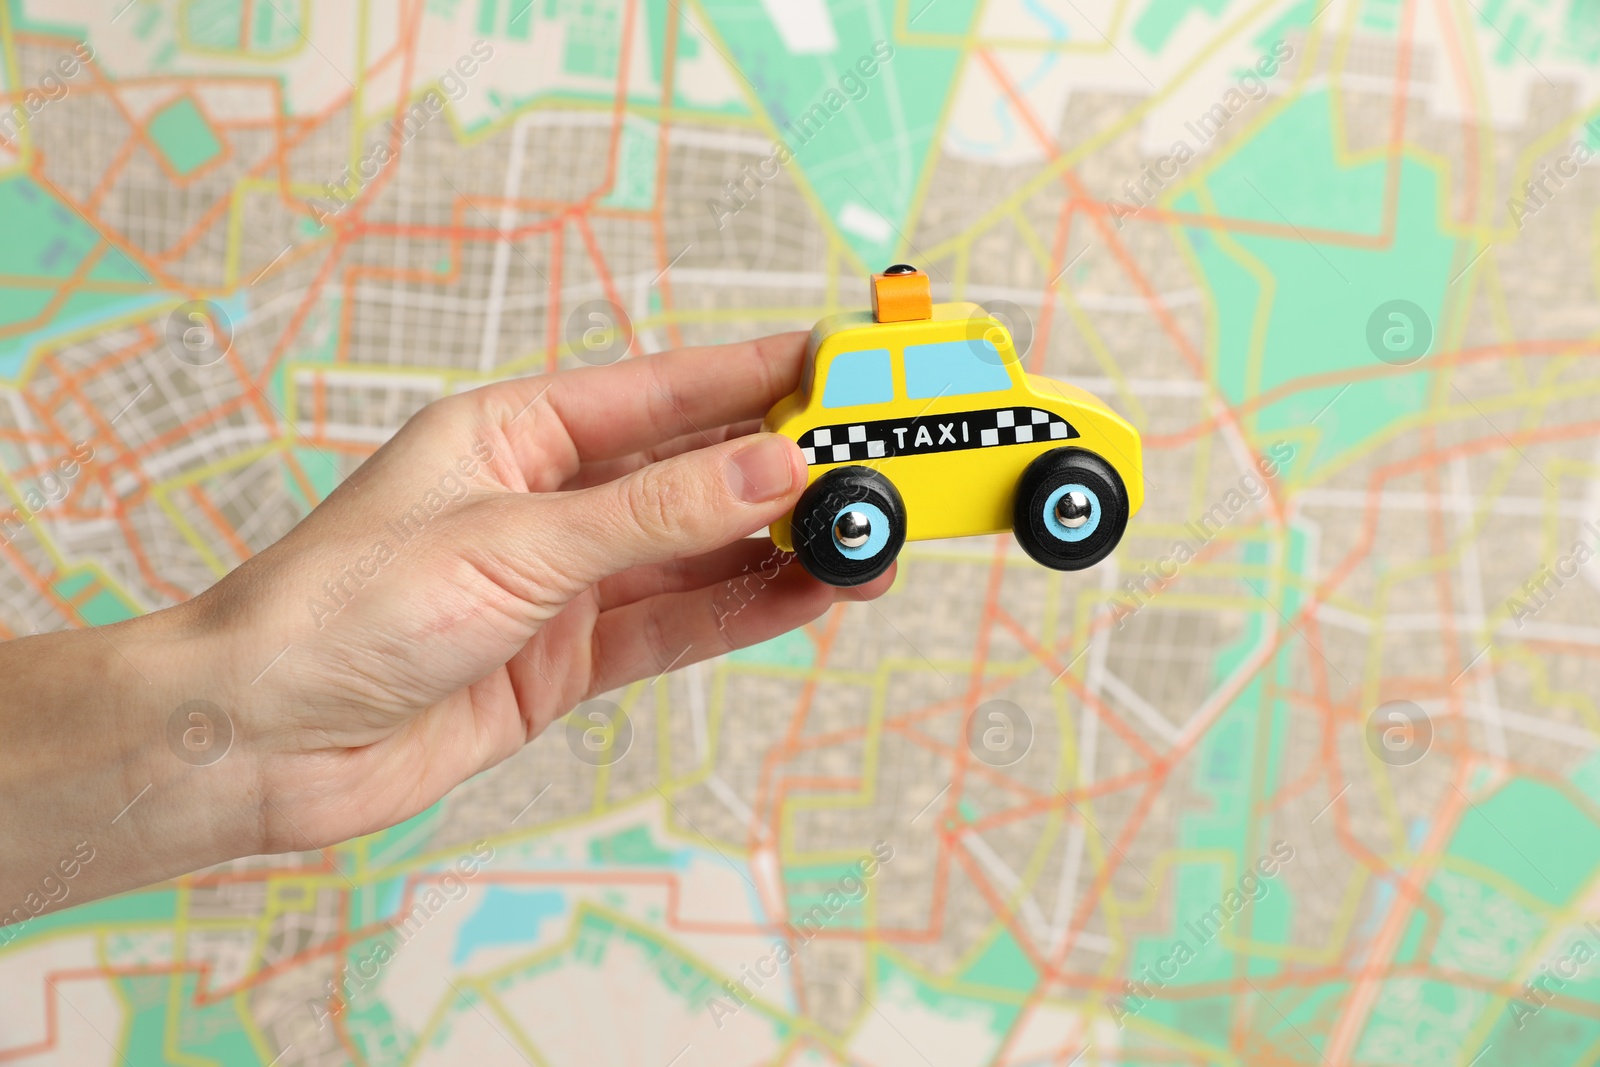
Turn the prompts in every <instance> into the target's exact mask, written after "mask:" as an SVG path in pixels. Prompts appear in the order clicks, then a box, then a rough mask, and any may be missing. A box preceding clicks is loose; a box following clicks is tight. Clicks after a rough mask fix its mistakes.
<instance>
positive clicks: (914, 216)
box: [873, 0, 1124, 293]
mask: <svg viewBox="0 0 1600 1067" xmlns="http://www.w3.org/2000/svg"><path fill="white" fill-rule="evenodd" d="M903 2H904V0H902V3H903ZM1118 2H1119V3H1122V2H1124V0H1118ZM986 6H987V0H977V4H976V5H975V8H974V12H973V16H972V25H974V26H976V25H977V24H978V23H979V22H981V21H982V20H983V12H984V8H985V7H986ZM973 40H975V37H974V36H973V34H972V32H971V31H970V30H969V31H968V32H967V34H966V35H965V36H964V37H963V38H962V39H961V43H960V45H959V47H960V49H961V58H960V59H959V60H957V63H956V67H955V74H954V77H955V78H957V79H959V78H960V77H961V73H962V71H963V70H964V69H965V68H966V62H967V59H968V57H969V56H970V55H971V53H972V41H973ZM957 84H959V83H957ZM955 106H956V94H955V92H954V91H953V90H952V91H950V92H947V93H945V97H944V103H943V104H942V105H941V106H940V108H939V117H938V119H936V120H935V121H934V125H933V133H932V135H931V136H929V138H928V149H927V152H926V153H925V154H924V155H923V158H922V161H921V166H919V167H918V168H917V185H916V188H915V189H913V190H912V191H911V199H910V200H908V201H907V202H906V213H905V219H904V222H903V225H904V226H905V236H904V237H902V238H901V241H902V243H903V244H905V245H907V246H908V247H909V245H910V243H911V237H910V235H911V234H913V233H915V232H916V229H917V223H918V222H920V221H921V219H922V210H923V207H924V205H925V204H926V202H927V197H928V190H929V188H930V187H931V186H932V184H933V174H934V170H935V167H934V166H933V163H934V161H935V160H937V159H938V158H939V157H940V154H941V153H942V151H943V149H944V134H945V130H946V129H947V128H948V127H949V125H950V116H951V114H952V113H954V111H955ZM957 247H958V249H959V250H960V251H961V252H963V253H965V252H966V251H967V250H969V249H970V248H971V247H972V242H971V241H970V240H969V241H965V242H962V243H961V244H960V245H958V246H957ZM928 256H929V259H930V260H934V259H939V258H941V257H940V256H938V255H936V254H934V253H929V254H928ZM885 265H887V264H885ZM924 266H925V267H927V266H931V264H924ZM873 269H877V268H876V267H874V268H873ZM961 291H962V290H961V289H959V288H958V289H957V290H956V292H957V293H960V292H961Z"/></svg>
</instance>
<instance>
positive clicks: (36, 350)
mask: <svg viewBox="0 0 1600 1067" xmlns="http://www.w3.org/2000/svg"><path fill="white" fill-rule="evenodd" d="M145 291H147V292H155V291H157V290H156V287H155V286H146V287H145ZM182 302H183V301H181V300H172V301H166V300H163V301H161V302H159V303H155V304H151V305H148V306H146V307H143V308H140V309H138V310H136V311H130V312H127V313H126V314H122V315H117V316H114V317H112V318H109V319H101V320H99V321H98V322H96V323H94V324H93V325H91V326H84V327H80V328H79V329H76V330H68V331H66V332H65V333H61V334H57V335H55V336H52V337H50V338H48V339H46V340H43V341H40V342H38V343H37V344H36V345H34V347H33V349H32V350H31V351H29V353H28V355H27V357H26V358H25V359H24V360H23V362H22V367H21V369H20V370H18V371H17V376H16V377H15V378H5V377H0V385H8V386H11V387H13V388H15V389H19V390H20V389H21V388H22V387H23V386H25V385H27V384H28V381H29V379H30V378H32V377H33V373H34V371H35V370H37V369H38V366H39V363H40V362H41V361H42V360H43V359H44V354H45V352H47V351H49V350H52V349H58V348H66V347H68V346H70V345H74V344H78V343H80V342H83V341H92V340H95V339H97V338H103V337H105V336H106V335H107V334H110V333H114V332H115V331H117V330H120V329H122V328H124V327H127V326H136V325H138V324H140V323H143V322H151V321H154V320H156V319H162V318H165V317H166V316H167V315H168V314H169V313H171V311H172V309H173V308H175V307H177V306H178V305H179V304H181V303H182Z"/></svg>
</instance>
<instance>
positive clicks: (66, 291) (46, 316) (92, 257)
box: [0, 241, 106, 339]
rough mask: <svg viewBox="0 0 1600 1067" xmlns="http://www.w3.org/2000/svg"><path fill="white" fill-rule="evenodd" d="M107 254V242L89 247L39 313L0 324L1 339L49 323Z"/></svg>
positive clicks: (18, 335)
mask: <svg viewBox="0 0 1600 1067" xmlns="http://www.w3.org/2000/svg"><path fill="white" fill-rule="evenodd" d="M105 254H106V244H105V242H104V241H97V242H95V246H94V247H93V248H91V249H89V251H88V252H87V253H86V254H85V255H84V257H83V258H82V259H80V260H79V261H78V265H77V266H75V267H73V268H72V273H71V274H69V275H67V276H66V277H65V278H62V279H61V286H60V288H58V289H56V291H55V292H53V293H51V294H50V299H49V300H47V301H45V305H44V307H42V308H40V309H39V312H38V314H36V315H34V316H33V317H32V318H28V319H23V320H22V321H21V322H14V323H11V324H10V325H7V326H0V339H5V338H10V337H21V336H23V335H24V334H28V333H32V332H33V331H35V330H38V329H40V328H42V327H44V326H47V325H49V324H50V320H51V319H53V318H55V316H56V313H57V312H59V311H60V310H61V308H62V306H63V305H64V304H66V302H67V301H68V300H70V299H71V298H72V296H73V293H74V292H75V291H76V290H77V288H78V283H79V282H81V281H83V280H84V279H85V278H87V277H88V276H89V272H90V271H92V270H94V268H95V264H97V263H99V262H100V259H101V257H103V256H104V255H105Z"/></svg>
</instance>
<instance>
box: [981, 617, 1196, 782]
mask: <svg viewBox="0 0 1600 1067" xmlns="http://www.w3.org/2000/svg"><path fill="white" fill-rule="evenodd" d="M1000 621H1001V624H1002V625H1004V626H1005V628H1006V629H1007V630H1009V631H1010V632H1011V636H1013V637H1015V638H1016V639H1017V642H1018V643H1019V644H1021V645H1022V647H1023V648H1024V649H1026V650H1027V652H1028V654H1029V655H1031V656H1033V657H1034V658H1035V659H1037V660H1038V661H1039V662H1040V663H1042V664H1044V665H1045V669H1046V670H1050V669H1054V670H1057V671H1060V672H1063V673H1061V674H1060V676H1059V678H1058V680H1059V681H1060V682H1061V684H1062V685H1065V686H1066V687H1067V688H1068V689H1070V690H1072V694H1073V695H1074V696H1076V697H1077V698H1078V701H1079V702H1080V703H1081V704H1083V705H1084V706H1085V707H1087V708H1088V709H1089V710H1090V711H1092V712H1094V713H1095V715H1097V716H1098V717H1099V718H1100V721H1102V722H1104V723H1105V724H1106V725H1107V726H1109V727H1110V728H1111V729H1112V731H1113V732H1115V733H1116V735H1117V736H1118V737H1119V738H1121V739H1122V741H1123V743H1124V744H1126V745H1127V746H1128V747H1129V748H1131V749H1133V750H1134V751H1135V752H1137V753H1138V754H1139V757H1140V758H1141V759H1143V760H1144V761H1145V762H1146V763H1148V764H1149V765H1150V766H1151V767H1160V766H1163V765H1164V764H1165V763H1166V761H1167V759H1168V757H1167V756H1163V755H1162V754H1161V753H1159V752H1157V751H1156V750H1155V749H1153V748H1151V747H1150V744H1149V743H1148V742H1147V741H1145V739H1144V738H1142V737H1140V736H1139V734H1138V733H1137V732H1136V731H1135V730H1134V729H1133V728H1132V727H1130V726H1129V725H1128V724H1127V723H1125V722H1123V721H1122V717H1121V716H1119V715H1117V714H1116V713H1115V712H1113V711H1112V710H1111V709H1110V708H1108V707H1106V705H1105V704H1104V703H1103V702H1102V701H1101V700H1100V698H1099V697H1098V696H1096V695H1095V694H1093V693H1091V692H1089V690H1088V689H1087V688H1086V687H1085V686H1084V685H1083V683H1082V682H1080V681H1079V680H1078V679H1077V678H1075V677H1073V675H1072V674H1070V673H1065V672H1066V668H1067V666H1068V665H1067V664H1065V663H1060V662H1058V661H1057V660H1056V657H1055V656H1054V655H1052V654H1051V652H1050V650H1049V649H1047V648H1045V647H1044V645H1043V644H1041V643H1040V642H1039V639H1038V638H1037V637H1034V636H1033V634H1031V633H1029V632H1028V631H1027V629H1026V628H1025V627H1023V626H1022V624H1021V623H1019V622H1017V621H1016V619H1014V618H1013V617H1012V616H1011V615H1010V613H1009V612H1007V613H1002V614H1001V615H1000Z"/></svg>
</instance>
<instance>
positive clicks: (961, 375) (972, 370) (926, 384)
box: [906, 337, 1011, 400]
mask: <svg viewBox="0 0 1600 1067" xmlns="http://www.w3.org/2000/svg"><path fill="white" fill-rule="evenodd" d="M1010 388H1011V376H1010V375H1009V374H1007V373H1006V368H1005V364H1004V362H1003V361H1002V359H1001V357H1000V351H999V350H998V349H997V348H995V346H994V345H993V344H991V343H990V342H989V341H988V340H987V339H985V338H982V337H975V338H972V339H970V340H964V341H941V342H939V343H938V344H931V345H907V346H906V395H907V396H909V397H911V398H912V399H914V400H926V399H928V398H929V397H937V396H963V395H965V394H967V393H996V392H1000V391H1001V390H1005V389H1010Z"/></svg>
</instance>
